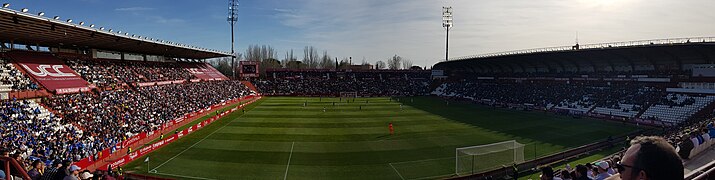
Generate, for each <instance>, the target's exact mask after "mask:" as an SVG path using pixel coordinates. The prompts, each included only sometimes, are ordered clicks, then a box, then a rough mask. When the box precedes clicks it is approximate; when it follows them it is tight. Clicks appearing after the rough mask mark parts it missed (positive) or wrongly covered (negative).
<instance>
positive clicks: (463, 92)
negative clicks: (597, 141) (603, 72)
mask: <svg viewBox="0 0 715 180" xmlns="http://www.w3.org/2000/svg"><path fill="white" fill-rule="evenodd" d="M440 91H441V92H440V94H438V95H441V96H450V97H458V98H466V99H472V100H476V101H480V102H483V103H489V104H532V105H534V106H537V107H548V108H551V107H556V108H577V107H592V106H597V107H605V108H612V109H621V107H620V106H621V105H623V104H635V105H638V106H632V107H629V109H624V110H625V111H640V110H642V109H641V108H642V105H645V104H647V103H652V102H655V101H657V100H658V98H659V97H661V94H662V93H663V91H662V89H658V88H655V87H649V86H647V85H646V84H640V83H618V84H610V83H600V82H569V83H567V82H564V81H528V82H514V81H495V80H479V81H477V80H475V81H467V80H462V81H459V82H448V83H445V84H444V85H443V86H442V88H441V89H440Z"/></svg>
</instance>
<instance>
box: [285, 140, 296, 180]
mask: <svg viewBox="0 0 715 180" xmlns="http://www.w3.org/2000/svg"><path fill="white" fill-rule="evenodd" d="M293 146H295V141H293V144H291V145H290V155H288V164H287V165H286V173H285V175H284V176H283V180H286V179H288V168H289V167H290V159H291V158H293Z"/></svg>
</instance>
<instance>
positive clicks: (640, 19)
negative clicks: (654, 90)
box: [273, 0, 715, 66]
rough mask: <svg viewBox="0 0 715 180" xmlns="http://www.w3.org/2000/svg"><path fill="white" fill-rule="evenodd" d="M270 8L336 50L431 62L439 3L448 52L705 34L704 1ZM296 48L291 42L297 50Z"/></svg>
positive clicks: (460, 1) (438, 51)
mask: <svg viewBox="0 0 715 180" xmlns="http://www.w3.org/2000/svg"><path fill="white" fill-rule="evenodd" d="M290 2H291V3H285V7H291V9H281V8H276V9H273V10H274V12H275V15H274V17H275V18H276V19H277V20H278V21H279V22H280V23H281V24H282V25H284V26H287V27H290V28H293V29H296V30H297V31H299V32H300V33H299V34H300V36H298V37H295V38H294V39H287V41H294V42H305V43H306V44H305V45H314V46H316V47H317V48H320V49H326V50H328V51H329V52H330V53H331V54H333V55H334V56H339V57H346V56H353V57H354V58H355V57H362V56H365V57H366V58H367V59H368V60H370V61H372V62H374V61H377V60H383V59H386V58H388V57H390V56H392V55H394V54H398V55H401V56H403V57H405V58H408V59H412V60H413V61H414V62H415V64H418V65H423V66H424V65H427V66H431V65H433V64H434V63H436V62H437V60H439V59H443V58H444V40H445V39H444V38H445V31H444V29H443V28H442V27H441V7H442V6H452V7H453V8H454V21H455V26H454V28H453V29H452V31H450V57H459V56H467V55H474V54H483V53H490V52H499V51H508V50H518V49H527V48H540V47H551V46H570V45H572V44H574V43H575V41H576V33H577V32H578V34H579V36H580V37H579V41H580V43H581V44H586V43H601V42H612V41H629V40H639V39H656V38H669V37H691V36H708V35H712V34H709V33H711V32H713V31H715V23H711V21H712V17H713V16H714V15H715V13H713V12H712V11H711V10H712V9H715V3H712V2H710V0H692V1H676V0H603V1H598V2H596V1H594V0H574V1H561V0H532V1H523V0H501V1H493V0H452V1H449V3H446V2H443V1H434V0H396V1H384V0H345V1H342V0H341V1H325V0H298V1H290ZM300 48H302V47H294V49H300Z"/></svg>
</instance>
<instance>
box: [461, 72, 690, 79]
mask: <svg viewBox="0 0 715 180" xmlns="http://www.w3.org/2000/svg"><path fill="white" fill-rule="evenodd" d="M690 74H692V70H658V71H653V70H637V71H629V72H625V71H617V72H614V71H599V72H569V71H560V72H488V73H467V72H460V73H459V74H458V75H459V76H462V77H459V78H462V79H470V78H476V77H519V78H536V77H552V78H646V77H647V78H673V77H681V76H686V77H687V76H689V75H690Z"/></svg>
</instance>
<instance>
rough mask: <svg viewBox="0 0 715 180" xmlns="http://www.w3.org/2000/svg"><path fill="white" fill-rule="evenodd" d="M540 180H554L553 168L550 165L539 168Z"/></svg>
mask: <svg viewBox="0 0 715 180" xmlns="http://www.w3.org/2000/svg"><path fill="white" fill-rule="evenodd" d="M540 178H541V180H554V169H552V168H551V166H544V167H542V168H541V176H540Z"/></svg>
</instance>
